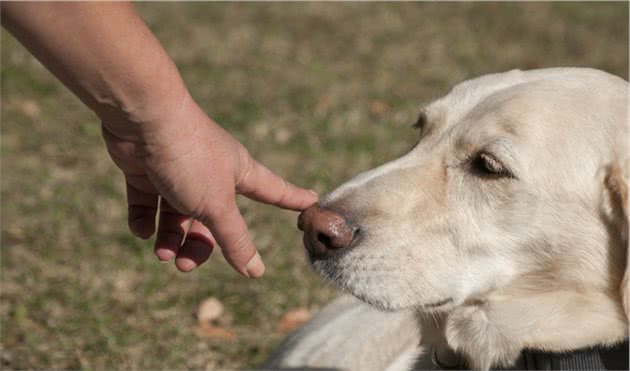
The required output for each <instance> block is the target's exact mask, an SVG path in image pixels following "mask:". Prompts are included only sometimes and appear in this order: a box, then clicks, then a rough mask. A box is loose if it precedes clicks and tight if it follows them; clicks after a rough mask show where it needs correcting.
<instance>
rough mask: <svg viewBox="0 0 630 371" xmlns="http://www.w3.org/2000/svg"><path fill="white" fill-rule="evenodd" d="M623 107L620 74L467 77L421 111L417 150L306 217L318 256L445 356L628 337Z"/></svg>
mask: <svg viewBox="0 0 630 371" xmlns="http://www.w3.org/2000/svg"><path fill="white" fill-rule="evenodd" d="M628 103H629V98H628V83H627V82H626V81H624V80H622V79H620V78H618V77H615V76H612V75H610V74H608V73H605V72H602V71H598V70H593V69H586V68H552V69H543V70H532V71H518V70H515V71H510V72H505V73H498V74H492V75H486V76H482V77H479V78H476V79H473V80H469V81H465V82H463V83H460V84H459V85H457V86H455V87H454V88H453V89H451V90H450V91H449V92H448V94H447V95H446V96H444V97H443V98H440V99H438V100H436V101H434V102H432V103H430V104H428V105H426V106H425V107H424V108H422V111H421V113H420V116H419V119H418V122H417V123H416V125H415V126H416V127H417V129H418V137H419V141H418V144H417V145H416V146H415V147H414V148H413V149H412V150H411V152H409V153H408V154H406V155H405V156H403V157H401V158H399V159H397V160H395V161H392V162H389V163H387V164H385V165H382V166H380V167H378V168H376V169H373V170H371V171H368V172H366V173H363V174H360V175H359V176H357V177H356V178H354V179H352V180H350V181H349V182H347V183H345V184H343V185H342V186H340V187H339V188H337V189H336V190H334V191H333V192H332V193H330V194H329V195H328V196H327V197H325V198H324V199H322V200H321V202H320V203H319V205H317V206H314V207H312V208H311V209H308V210H307V211H305V212H304V213H303V214H302V215H301V216H300V220H299V226H300V228H301V229H303V230H304V232H305V233H304V242H305V246H306V248H307V250H308V255H309V257H310V260H311V263H312V266H313V267H314V269H315V270H316V271H317V272H319V273H320V274H322V275H323V276H324V277H326V278H328V279H329V280H331V281H332V282H334V283H335V284H336V285H338V286H339V287H341V288H343V289H345V290H347V291H348V292H350V293H352V294H353V295H354V296H356V297H358V298H359V299H361V300H363V301H365V302H367V303H370V304H372V305H374V306H376V307H378V308H381V309H385V310H390V311H399V310H404V309H412V310H413V311H414V312H415V313H416V317H417V320H418V322H419V325H420V329H421V332H422V335H421V339H422V342H423V343H424V344H425V345H426V346H429V347H432V348H433V349H435V352H436V356H437V358H438V359H439V361H442V363H447V364H448V363H451V362H454V360H457V359H458V358H459V357H463V358H464V360H465V361H466V364H467V365H469V366H471V367H473V368H479V369H489V368H491V367H498V366H509V365H511V364H513V362H514V361H515V360H516V359H517V358H518V357H519V355H520V353H521V351H522V350H523V349H525V348H529V349H540V350H545V351H567V350H575V349H579V348H584V347H588V346H593V345H606V344H615V343H618V342H620V341H622V340H623V339H624V338H625V337H627V336H628V309H629V304H628V300H629V296H630V295H629V293H628V290H629V288H628V273H625V278H624V272H625V271H626V267H627V266H628V190H627V187H628V161H627V158H628V125H629V124H628ZM622 282H623V283H622ZM624 306H625V307H624ZM375 351H378V350H375Z"/></svg>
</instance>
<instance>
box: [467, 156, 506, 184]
mask: <svg viewBox="0 0 630 371" xmlns="http://www.w3.org/2000/svg"><path fill="white" fill-rule="evenodd" d="M470 168H471V170H472V171H473V172H474V173H475V174H478V175H481V176H488V177H494V178H503V177H506V178H512V177H513V175H512V173H511V172H510V170H509V169H508V168H507V167H506V166H505V165H503V164H502V163H501V161H499V160H497V159H496V158H495V157H494V156H492V155H491V154H489V153H486V152H480V153H478V154H476V155H475V157H474V158H473V159H472V161H471V162H470Z"/></svg>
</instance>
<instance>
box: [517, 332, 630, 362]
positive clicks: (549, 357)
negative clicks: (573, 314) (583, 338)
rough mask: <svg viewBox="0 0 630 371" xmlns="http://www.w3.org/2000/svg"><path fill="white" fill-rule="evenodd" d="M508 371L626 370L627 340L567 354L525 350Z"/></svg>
mask: <svg viewBox="0 0 630 371" xmlns="http://www.w3.org/2000/svg"><path fill="white" fill-rule="evenodd" d="M510 370H628V339H627V338H626V339H625V340H624V341H623V342H622V343H619V344H616V345H613V346H597V347H590V348H583V349H578V350H574V351H572V352H567V353H551V352H542V351H538V350H531V349H526V350H524V351H523V352H522V353H521V356H520V357H519V359H518V361H517V362H516V364H515V365H514V367H512V368H511V369H510Z"/></svg>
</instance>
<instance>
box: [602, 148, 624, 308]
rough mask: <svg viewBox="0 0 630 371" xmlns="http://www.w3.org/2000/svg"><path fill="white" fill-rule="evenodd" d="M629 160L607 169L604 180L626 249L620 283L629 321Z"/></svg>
mask: <svg viewBox="0 0 630 371" xmlns="http://www.w3.org/2000/svg"><path fill="white" fill-rule="evenodd" d="M629 167H630V160H629V159H626V160H625V161H624V163H623V164H622V163H619V162H615V163H614V164H613V165H611V166H610V167H609V168H608V172H607V174H606V178H605V184H606V188H607V189H608V191H609V193H610V201H611V210H610V211H611V214H612V215H611V217H612V218H611V219H612V220H613V223H614V225H615V227H617V230H618V231H619V232H620V233H621V243H622V244H623V246H625V249H626V268H625V273H624V276H623V280H622V281H621V287H620V290H621V302H622V304H623V308H624V310H625V312H626V318H628V319H629V320H630V284H629V281H630V250H629V248H628V223H630V219H629V215H630V214H629V213H628V211H630V205H629V204H628V184H629V183H630V182H629V181H628V175H629V174H630V169H629Z"/></svg>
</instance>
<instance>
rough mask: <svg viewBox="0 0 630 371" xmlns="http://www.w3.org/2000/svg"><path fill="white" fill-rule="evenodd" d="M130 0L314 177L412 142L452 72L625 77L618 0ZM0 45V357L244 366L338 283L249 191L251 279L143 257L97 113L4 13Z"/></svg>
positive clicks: (307, 181)
mask: <svg viewBox="0 0 630 371" xmlns="http://www.w3.org/2000/svg"><path fill="white" fill-rule="evenodd" d="M138 8H139V11H140V13H141V15H142V16H143V17H144V18H145V20H146V21H147V23H148V24H149V26H150V28H151V29H152V30H153V31H154V32H155V33H156V34H157V36H158V38H159V39H160V40H161V41H162V42H163V44H164V46H165V48H166V50H167V51H168V53H169V54H170V55H171V56H172V57H173V59H174V60H175V62H176V63H177V65H178V67H179V68H180V71H181V73H182V76H183V78H184V80H185V81H186V83H187V84H188V87H189V89H190V91H191V93H192V95H193V96H194V97H195V99H197V101H198V102H199V103H200V105H201V106H202V107H204V108H205V110H206V111H207V112H208V114H209V115H210V116H211V117H213V118H214V119H215V120H216V121H217V122H219V123H220V124H222V125H223V126H224V127H225V128H227V129H228V130H229V131H230V132H231V133H233V134H234V135H235V136H236V137H237V138H238V139H240V140H241V141H242V142H243V143H244V144H245V145H246V146H247V147H248V148H249V150H250V151H251V153H252V154H253V155H254V157H256V158H257V159H259V160H260V161H261V162H263V163H265V164H266V165H268V166H269V167H270V168H272V169H274V170H275V171H276V172H278V173H279V174H281V175H282V176H284V177H286V178H287V179H290V180H291V181H293V182H295V183H297V184H300V185H303V186H305V187H309V188H313V189H315V190H317V191H318V192H322V193H323V192H326V191H328V190H331V189H332V188H334V187H335V185H336V184H339V183H341V182H342V181H343V180H344V179H347V178H348V177H350V176H352V175H353V174H356V173H358V172H360V171H362V170H366V169H368V168H370V167H373V166H375V165H377V164H380V163H382V162H385V161H386V160H389V159H392V158H395V157H396V156H399V155H401V154H403V153H404V152H405V151H406V150H408V149H409V148H411V146H412V145H413V144H414V140H415V135H416V133H415V132H414V131H413V130H412V129H411V124H412V123H413V122H414V119H415V116H416V114H417V108H418V105H419V104H420V103H421V102H423V101H428V100H430V99H431V98H434V97H437V96H439V95H441V94H443V93H445V92H446V91H447V89H448V88H449V86H451V85H452V84H454V83H456V82H458V81H461V80H463V79H466V78H469V77H474V76H477V75H480V74H484V73H489V72H498V71H504V70H508V69H512V68H525V69H529V68H539V67H547V66H590V67H595V68H600V69H603V70H606V71H609V72H612V73H615V74H617V75H619V76H622V77H623V78H625V79H627V78H628V4H627V3H615V4H612V3H609V4H606V3H601V4H594V3H553V4H552V3H511V4H507V3H476V4H473V3H355V4H352V3H343V4H341V3H337V4H321V3H320V4H317V3H300V4H296V3H282V4H262V3H255V4H252V3H249V4H245V3H240V4H237V3H230V4H227V3H212V4H209V3H184V4H181V3H180V4H174V3H171V4H165V3H160V4H155V3H153V4H148V3H144V4H138ZM1 42H2V44H1V47H2V56H1V75H0V77H1V84H2V85H1V98H2V101H1V102H2V107H1V111H0V113H1V120H2V141H1V146H2V147H1V148H2V152H1V154H2V162H1V166H2V193H1V196H2V210H1V218H2V219H1V220H2V240H1V243H2V250H1V280H0V289H1V295H2V296H1V305H0V316H1V317H0V319H1V332H0V335H1V348H0V353H1V354H2V355H1V365H2V368H3V369H24V368H37V369H78V368H82V369H83V368H86V369H238V368H247V367H254V366H256V365H257V364H259V363H260V362H261V361H262V360H263V359H264V358H265V357H266V355H267V354H268V353H269V351H270V350H271V349H272V348H273V346H274V345H276V344H277V343H278V342H279V341H280V340H281V339H282V336H283V334H282V333H281V332H280V331H278V329H277V327H278V321H279V320H280V318H281V317H282V316H283V314H284V313H286V312H287V311H289V310H292V309H294V308H307V309H309V310H311V311H316V310H317V308H320V307H321V306H322V305H324V304H325V303H326V302H328V301H330V300H331V299H332V298H333V297H335V295H337V294H336V291H335V290H334V289H332V288H330V287H329V286H328V285H326V284H325V283H323V282H322V281H321V280H320V279H319V278H318V277H317V276H316V275H315V274H314V273H312V272H311V271H310V270H309V268H308V267H307V264H306V260H305V257H304V252H303V248H302V245H301V236H300V233H299V232H298V231H297V230H296V228H295V224H296V217H297V215H296V214H295V213H293V212H287V211H281V210H277V209H275V208H272V207H269V206H263V205H258V204H255V203H252V202H249V201H246V200H240V199H239V204H240V206H241V210H242V211H243V214H244V216H245V218H246V220H247V221H248V223H249V226H250V230H251V233H252V235H253V239H254V241H255V242H256V244H257V246H258V248H259V249H260V252H261V255H262V256H263V258H264V260H265V262H266V264H267V273H266V275H265V276H264V278H262V279H260V280H256V281H250V280H246V279H243V278H241V277H240V276H238V275H237V274H236V273H235V272H233V271H232V269H230V268H229V266H228V265H227V264H226V263H225V262H224V260H223V258H222V257H221V256H220V254H218V253H215V254H214V255H213V256H212V257H211V260H212V261H211V262H208V263H207V264H205V265H204V266H203V267H202V268H200V269H199V270H197V271H195V272H194V273H190V274H184V273H180V272H178V271H177V270H176V269H175V268H174V267H173V265H172V264H160V263H158V262H157V260H156V258H155V257H154V255H153V252H152V248H151V242H150V241H149V242H145V241H140V240H137V239H134V238H133V237H131V235H130V234H129V233H128V231H127V229H126V215H125V213H126V204H125V198H124V186H123V179H122V177H121V175H120V174H119V172H118V171H117V169H116V168H115V166H114V165H113V164H112V162H111V161H110V160H109V158H108V157H107V153H106V151H105V148H104V145H103V141H102V139H101V137H100V128H99V123H98V121H97V118H96V116H95V115H94V114H92V113H91V112H90V111H88V110H87V109H86V108H84V107H83V106H82V105H81V103H80V102H79V101H78V100H77V99H76V98H75V97H74V96H72V95H71V94H70V93H69V92H68V91H67V90H66V89H65V88H64V87H62V86H61V85H60V84H59V83H58V82H57V81H56V80H55V79H54V78H53V77H52V76H51V75H50V74H49V73H48V72H46V70H44V69H43V67H42V66H41V65H40V64H39V63H38V62H37V61H36V60H34V59H33V58H32V57H31V56H30V55H29V54H28V53H27V52H26V51H25V50H24V49H23V48H22V47H21V46H19V44H18V43H17V42H16V41H15V40H14V39H13V38H12V37H11V36H10V35H9V34H8V33H7V32H6V31H4V30H3V31H2V38H1ZM156 78H159V77H158V76H156ZM200 181H204V180H203V179H201V180H200ZM207 297H215V298H217V299H219V300H220V301H221V302H222V303H223V304H224V305H225V310H226V314H225V315H224V317H225V318H224V321H225V323H227V325H228V326H229V327H230V329H232V330H233V331H234V333H235V334H236V338H235V339H234V340H225V339H223V340H222V339H220V338H212V337H211V338H208V337H204V336H199V333H198V332H196V331H195V326H196V323H197V319H196V318H195V313H196V311H197V306H198V305H199V303H200V302H201V301H202V300H203V299H205V298H207Z"/></svg>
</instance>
